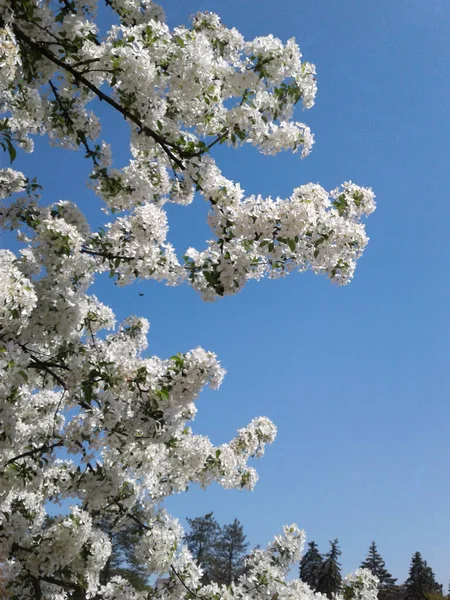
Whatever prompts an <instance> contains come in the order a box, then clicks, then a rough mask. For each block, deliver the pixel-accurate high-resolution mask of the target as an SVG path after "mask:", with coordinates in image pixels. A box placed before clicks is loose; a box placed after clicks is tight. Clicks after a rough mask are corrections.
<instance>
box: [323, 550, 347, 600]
mask: <svg viewBox="0 0 450 600" xmlns="http://www.w3.org/2000/svg"><path fill="white" fill-rule="evenodd" d="M330 545H331V548H330V551H329V552H328V554H326V555H325V559H324V561H323V564H322V568H321V569H320V575H319V582H318V585H317V591H318V592H320V593H321V594H325V596H328V598H331V597H332V595H333V594H336V593H337V592H338V590H339V588H340V587H341V583H342V577H341V565H340V563H339V561H338V557H339V556H340V555H341V551H340V549H339V541H338V539H337V538H336V539H335V540H333V541H330Z"/></svg>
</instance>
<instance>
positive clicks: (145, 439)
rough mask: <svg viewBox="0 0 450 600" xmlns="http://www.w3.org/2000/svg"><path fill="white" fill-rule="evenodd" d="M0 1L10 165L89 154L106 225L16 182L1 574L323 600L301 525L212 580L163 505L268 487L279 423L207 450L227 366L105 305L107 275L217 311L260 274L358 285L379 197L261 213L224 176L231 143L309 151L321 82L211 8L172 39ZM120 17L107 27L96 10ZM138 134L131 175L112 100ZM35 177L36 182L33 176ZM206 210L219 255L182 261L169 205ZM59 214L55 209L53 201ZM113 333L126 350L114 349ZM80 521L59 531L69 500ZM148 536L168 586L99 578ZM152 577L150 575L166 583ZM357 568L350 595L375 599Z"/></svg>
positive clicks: (0, 84)
mask: <svg viewBox="0 0 450 600" xmlns="http://www.w3.org/2000/svg"><path fill="white" fill-rule="evenodd" d="M99 4H100V5H101V6H97V0H46V1H43V0H42V1H41V0H0V66H1V69H0V103H1V110H2V119H1V121H0V144H1V146H2V148H3V150H5V153H4V155H3V156H4V158H7V157H8V156H9V159H10V162H13V160H14V158H15V155H16V151H17V149H18V148H21V149H22V150H25V151H32V150H33V139H34V137H35V136H36V135H45V136H47V138H48V140H49V141H50V143H51V144H53V145H57V146H60V147H61V148H68V149H81V150H82V152H84V154H85V156H86V159H87V160H88V161H89V162H90V165H91V167H92V172H91V175H90V185H91V187H92V188H93V189H94V190H95V192H96V193H97V194H98V196H99V197H100V198H101V199H102V200H103V202H104V207H105V212H106V213H107V214H108V215H109V216H108V217H107V218H108V222H106V223H105V224H104V226H103V227H102V228H100V229H97V230H91V228H90V226H89V223H88V222H87V220H86V218H85V217H84V215H83V211H82V207H83V202H77V203H73V202H69V201H65V200H64V201H58V202H56V203H54V204H50V205H49V204H48V203H45V201H43V200H41V194H42V188H41V186H40V185H39V181H38V180H37V179H35V178H32V177H28V175H26V174H23V173H21V172H18V171H16V170H13V169H12V168H11V167H5V168H3V169H1V170H0V193H1V198H2V205H1V208H0V225H1V227H2V228H3V229H7V230H11V231H16V232H17V236H18V239H19V241H20V243H21V244H22V245H23V246H22V247H21V249H20V250H19V251H17V252H16V253H13V252H11V251H9V250H0V363H1V369H2V377H1V381H0V411H1V417H0V447H1V452H0V471H1V478H0V565H1V568H2V577H3V583H4V586H5V590H6V591H5V592H4V593H5V594H6V595H7V596H8V597H9V598H12V599H14V600H28V599H30V600H41V599H42V600H63V599H69V598H73V599H77V600H79V599H85V598H92V599H98V600H138V599H142V600H143V599H144V598H146V599H150V598H161V599H167V600H175V599H177V600H178V599H183V598H185V599H194V598H197V599H201V600H213V599H215V600H218V599H225V600H228V599H231V598H233V599H242V600H243V599H246V600H247V599H248V600H253V599H255V600H256V599H258V598H261V599H262V598H267V599H272V600H274V599H279V600H290V599H297V598H302V599H303V598H304V599H305V600H306V599H311V600H313V598H314V597H315V596H318V595H315V594H314V592H313V591H312V590H310V589H309V588H308V586H307V585H306V584H304V583H302V582H300V581H299V580H295V579H294V580H289V578H286V576H287V574H288V571H289V568H290V566H291V564H292V563H293V562H295V561H297V560H298V559H299V556H300V552H301V550H302V546H303V539H304V534H303V532H302V531H300V530H299V529H298V528H297V527H296V526H289V527H285V528H284V533H283V534H282V535H280V536H277V537H275V539H274V541H273V542H272V543H271V544H270V545H269V546H268V548H267V549H265V550H255V551H254V552H253V554H252V555H251V557H250V558H249V559H248V564H247V569H246V572H245V574H244V575H243V576H242V577H241V578H240V579H239V581H238V582H236V583H234V584H232V585H231V586H228V587H225V586H218V585H216V584H210V585H202V584H201V583H200V580H201V566H200V565H197V564H195V562H194V561H193V559H192V557H191V555H190V554H189V551H188V550H187V548H186V547H185V546H184V544H183V530H182V528H181V526H180V524H179V522H178V521H177V520H176V519H175V518H173V517H172V516H170V515H169V514H168V513H167V512H166V510H165V509H164V507H163V503H164V499H165V498H166V497H167V496H169V495H170V494H173V493H175V492H179V491H183V490H185V489H186V488H187V486H188V484H189V483H191V482H195V483H198V484H200V485H201V486H204V487H206V486H208V485H209V484H210V483H211V482H212V481H217V482H219V483H220V484H221V485H222V486H224V487H225V488H235V487H237V488H248V489H251V488H252V487H253V486H254V485H255V482H256V479H257V475H256V473H255V471H254V469H253V468H251V467H249V466H248V465H247V461H248V459H249V458H250V457H260V456H262V454H263V453H264V447H265V445H266V444H268V443H271V442H272V441H273V440H274V438H275V434H276V428H275V426H274V425H273V424H272V423H271V422H270V421H269V420H268V419H267V418H264V417H259V418H256V419H254V420H253V421H252V422H251V423H250V424H249V425H248V426H247V427H244V428H242V429H240V430H239V431H238V432H237V435H236V437H235V438H234V439H233V440H231V441H230V442H229V443H226V444H223V445H221V446H219V447H214V446H213V445H212V443H211V442H210V441H209V439H208V438H207V437H206V436H200V435H194V434H193V433H192V430H191V429H190V427H189V425H188V423H189V422H190V421H191V420H192V419H193V418H194V417H195V413H196V408H195V404H194V402H195V399H196V397H197V396H198V394H199V393H200V391H201V390H202V388H203V387H204V386H206V385H209V386H211V387H213V388H218V387H219V385H220V383H221V381H222V378H223V376H224V371H223V369H222V368H221V366H220V364H219V362H218V360H217V358H216V356H215V355H214V354H213V353H212V352H208V351H205V350H203V349H202V348H195V349H193V350H191V351H190V352H186V353H183V354H177V355H175V356H172V357H171V358H168V359H161V358H158V357H156V356H154V357H151V358H148V357H146V356H144V355H143V350H144V349H145V348H146V335H147V332H148V328H149V325H148V322H147V321H146V319H144V318H138V317H134V316H132V317H129V318H128V319H127V320H126V321H125V322H124V323H122V324H120V325H118V326H116V324H115V318H114V314H113V311H112V310H111V309H110V308H108V307H107V306H105V305H104V304H102V302H100V300H98V299H97V298H96V297H95V296H94V295H92V294H89V293H88V289H89V287H90V285H91V284H92V282H93V281H94V279H95V277H96V276H97V275H98V274H100V273H103V272H109V274H110V276H111V277H112V278H114V279H115V281H116V282H117V283H118V284H119V285H126V284H129V283H132V282H133V281H134V280H135V279H137V278H147V279H156V280H158V281H161V282H165V283H166V284H168V285H177V284H187V285H191V286H192V287H193V288H195V289H196V290H198V292H199V294H200V295H201V296H202V297H203V298H204V299H205V300H215V299H217V298H219V297H221V296H226V295H231V294H235V293H236V292H238V291H239V290H241V289H242V288H243V287H244V285H245V284H246V282H247V281H248V280H250V279H259V278H262V277H267V276H268V277H280V276H284V275H286V274H287V273H289V272H291V271H293V270H300V271H304V270H307V269H311V270H312V271H313V272H315V273H318V274H320V273H323V274H324V275H326V276H328V277H329V278H330V279H331V280H332V281H334V282H336V283H337V284H339V285H345V284H347V283H348V282H349V281H350V280H351V278H352V276H353V272H354V269H355V265H356V261H357V259H358V258H359V257H360V255H361V253H362V252H363V250H364V247H365V246H366V244H367V241H368V238H367V236H366V234H365V229H364V224H363V223H362V218H363V217H364V216H365V215H368V214H370V213H371V212H372V211H373V210H374V195H373V193H372V191H371V190H370V189H368V188H363V187H359V186H357V185H355V184H353V183H351V182H346V183H344V184H343V185H342V186H341V187H339V188H336V189H335V190H333V191H331V192H330V193H329V192H327V191H325V190H324V189H323V188H322V187H320V186H319V185H316V184H306V185H300V186H299V187H297V188H296V189H294V190H293V191H292V194H291V196H290V197H289V198H276V199H273V198H263V197H261V196H246V195H245V193H244V190H242V189H241V187H240V186H239V184H238V183H235V182H233V181H231V180H230V179H227V178H226V177H224V176H223V175H222V173H221V171H220V168H219V166H218V165H217V164H216V162H215V160H214V157H213V156H214V150H215V147H216V145H217V144H227V145H229V146H231V147H233V148H237V147H238V146H241V145H243V144H252V145H253V146H255V147H256V148H258V149H259V151H260V152H262V153H264V154H276V153H277V152H280V151H282V150H291V151H293V152H299V153H300V154H301V156H305V155H307V154H308V153H309V151H310V150H311V146H312V144H313V136H312V134H311V132H310V129H309V128H308V127H307V125H305V124H304V123H300V122H297V121H294V120H293V109H294V106H295V105H296V104H297V103H301V104H302V105H303V107H304V108H310V107H311V106H312V105H313V103H314V97H315V93H316V80H315V71H314V66H313V65H312V64H310V63H308V62H303V61H302V57H301V54H300V51H299V48H298V46H297V44H296V43H295V41H294V40H293V39H292V40H289V41H288V42H287V43H286V44H283V43H282V42H281V41H280V40H278V39H276V38H274V37H272V36H266V37H260V38H256V39H254V40H251V41H246V40H245V39H244V38H243V36H242V35H241V34H240V33H239V32H238V31H237V30H236V29H229V28H227V27H225V26H224V25H223V24H222V23H221V21H220V19H219V18H218V17H217V16H216V15H214V14H210V13H199V14H197V15H196V16H195V17H194V18H193V19H192V22H191V25H190V27H178V28H175V29H173V30H170V29H169V28H168V26H167V25H166V24H165V22H164V14H163V12H162V9H161V8H160V7H159V6H157V5H155V4H153V3H152V2H151V0H105V1H104V3H102V2H101V1H100V3H99ZM98 10H101V11H102V15H103V18H102V19H101V20H99V22H100V21H101V22H105V17H104V15H105V11H107V13H106V14H108V15H109V17H107V18H106V21H108V20H109V29H108V30H105V31H103V30H100V28H99V26H98V25H97V24H96V22H97V17H96V13H97V11H98ZM95 101H102V103H103V105H108V108H109V109H111V111H115V113H116V115H117V117H118V118H122V119H125V120H126V122H127V123H128V125H129V131H130V149H131V160H130V161H129V164H127V165H126V166H125V167H124V168H121V169H117V168H113V167H112V164H113V163H112V152H111V148H110V146H109V145H108V144H107V143H105V142H104V141H102V139H101V130H100V121H99V117H98V116H97V115H96V113H95V112H94V109H95V108H96V106H98V103H97V102H95ZM30 175H32V176H33V175H34V174H30ZM195 194H197V195H198V196H201V197H203V199H204V201H205V202H207V203H208V205H209V217H208V219H209V225H210V227H211V230H212V232H211V239H210V240H209V241H207V242H206V243H205V245H204V247H203V248H199V249H194V248H188V249H185V250H182V252H181V253H179V249H177V250H176V249H175V248H174V247H173V246H172V245H171V244H170V243H168V242H167V240H166V236H167V230H168V223H167V215H166V211H165V205H166V204H167V203H170V202H172V203H177V204H181V205H185V206H188V205H189V204H190V203H191V202H192V200H193V198H194V195H195ZM44 200H45V198H44ZM107 330H110V333H106V331H107ZM69 500H70V501H71V502H72V504H73V506H72V508H71V509H70V511H68V512H67V511H66V512H64V511H62V514H61V515H60V516H59V517H57V518H53V519H48V515H47V510H48V507H49V506H50V505H53V506H55V505H58V503H60V502H62V501H65V502H66V503H67V502H68V501H69ZM130 521H133V522H134V523H135V524H137V525H138V526H139V527H138V529H139V531H140V532H141V535H140V539H139V542H138V547H137V549H136V552H137V555H138V556H139V557H140V558H141V560H142V564H143V565H145V567H146V568H147V570H148V574H149V577H150V576H151V575H164V578H163V581H164V584H163V585H161V584H158V585H149V588H148V590H147V591H145V592H142V591H141V592H138V591H137V590H135V589H134V588H133V586H132V585H131V583H130V582H127V581H126V580H125V579H122V578H120V577H115V578H113V579H112V580H110V581H104V580H103V579H102V569H103V567H104V565H105V563H106V561H107V558H108V556H109V554H110V552H111V542H110V536H108V529H107V528H106V530H105V528H104V527H103V528H102V527H100V526H99V523H105V522H107V523H108V524H109V525H108V526H109V531H112V530H116V531H118V530H120V528H121V527H125V526H126V525H127V523H129V522H130ZM151 581H153V580H152V579H151V578H150V579H149V582H151ZM375 587H376V586H375V580H374V578H373V577H372V576H371V575H370V573H368V572H366V571H364V570H360V571H358V572H356V573H355V574H353V575H351V576H349V577H348V578H347V579H346V582H345V585H344V588H343V592H342V593H343V595H344V596H345V597H346V598H354V597H357V598H366V599H368V600H371V599H373V598H374V597H375V591H374V590H375Z"/></svg>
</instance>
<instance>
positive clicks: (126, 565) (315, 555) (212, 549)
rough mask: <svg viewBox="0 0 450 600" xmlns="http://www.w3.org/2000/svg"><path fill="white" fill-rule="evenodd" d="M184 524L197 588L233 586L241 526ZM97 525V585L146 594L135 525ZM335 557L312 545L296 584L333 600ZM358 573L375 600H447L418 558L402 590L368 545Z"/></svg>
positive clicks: (241, 559) (239, 564)
mask: <svg viewBox="0 0 450 600" xmlns="http://www.w3.org/2000/svg"><path fill="white" fill-rule="evenodd" d="M187 522H188V524H189V531H188V532H187V534H186V537H185V541H186V544H187V546H188V548H189V550H190V551H191V553H192V555H193V557H194V559H195V560H196V562H197V563H198V564H199V565H201V567H202V569H203V582H204V583H211V582H216V583H221V584H225V585H229V584H231V583H232V582H234V581H237V580H238V579H239V577H240V576H241V575H242V574H243V573H244V572H245V558H246V557H247V556H248V555H249V550H248V548H249V543H248V542H247V537H246V535H245V534H244V529H243V526H242V525H241V523H240V522H239V521H238V520H237V519H234V521H233V522H232V523H230V524H228V525H224V526H220V525H219V523H218V522H217V520H216V519H215V517H214V515H213V513H212V512H211V513H208V514H206V515H204V516H202V517H196V518H194V519H187ZM97 525H98V526H100V527H101V528H102V529H103V530H104V531H107V532H109V533H110V534H111V535H112V536H113V537H114V542H115V543H114V544H113V552H112V554H111V556H110V558H109V559H108V562H107V564H106V565H105V568H104V570H103V571H104V572H102V574H101V579H102V580H105V581H107V580H108V579H109V578H111V577H112V576H114V575H121V576H123V577H125V578H126V579H128V580H129V581H131V582H132V583H133V585H134V586H135V587H136V589H138V590H146V589H149V588H148V581H147V574H146V570H145V569H144V568H143V565H141V564H140V562H139V560H138V559H137V557H136V556H135V553H134V549H135V544H133V540H134V538H135V536H136V535H137V531H136V524H135V523H134V522H131V524H129V525H127V527H126V528H125V529H124V528H122V529H120V530H119V531H118V532H115V528H114V524H113V523H109V522H107V521H105V520H104V519H103V520H101V521H99V522H98V523H97ZM340 555H341V550H340V548H339V541H338V540H337V539H335V540H332V541H330V549H329V551H328V552H327V553H325V554H322V553H321V552H320V551H319V547H318V545H317V544H316V542H314V541H312V542H309V543H308V547H307V551H306V552H305V553H304V555H303V557H302V559H301V561H300V579H301V580H302V581H304V582H305V583H307V584H308V585H309V586H310V587H311V588H312V589H313V590H315V591H316V592H320V593H321V594H323V595H324V596H327V597H328V598H330V599H331V598H333V595H334V594H336V593H337V592H338V591H339V590H340V588H341V584H342V575H341V565H340V562H339V557H340ZM360 567H363V568H365V569H369V570H370V571H371V572H372V573H373V574H374V575H376V577H378V580H379V592H378V598H379V600H450V590H449V594H448V595H447V596H445V595H444V593H443V589H442V585H441V584H440V583H438V582H437V581H436V578H435V575H434V572H433V570H432V568H431V567H430V566H429V565H428V564H427V562H426V561H425V560H424V559H423V558H422V555H421V554H420V552H415V553H414V554H413V556H412V558H411V564H410V568H409V576H408V578H407V579H406V581H405V582H404V583H403V584H398V583H397V579H395V578H394V577H392V575H391V573H390V572H389V571H388V569H387V568H386V564H385V561H384V559H383V558H382V556H381V555H380V553H379V551H378V548H377V545H376V543H375V542H372V543H371V544H370V546H369V550H368V553H367V556H366V558H365V559H364V560H363V561H362V563H361V564H360ZM0 582H1V578H0ZM0 591H1V587H0Z"/></svg>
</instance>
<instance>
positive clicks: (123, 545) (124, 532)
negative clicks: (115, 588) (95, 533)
mask: <svg viewBox="0 0 450 600" xmlns="http://www.w3.org/2000/svg"><path fill="white" fill-rule="evenodd" d="M133 513H134V514H135V516H136V518H137V519H138V520H139V522H143V521H145V519H144V517H143V516H142V515H141V511H140V510H139V509H135V510H134V511H133ZM139 517H141V518H139ZM96 526H97V527H99V529H102V530H103V531H104V532H105V533H107V534H108V535H109V537H110V539H111V543H112V552H111V555H110V557H109V558H108V560H107V561H106V564H105V566H104V568H103V569H102V571H101V573H100V582H101V583H103V584H106V583H107V582H108V581H109V580H110V579H111V577H114V576H117V575H120V576H121V577H124V578H125V579H127V580H128V581H129V582H130V583H131V584H132V585H133V586H134V587H135V589H136V590H139V591H144V590H146V589H149V585H148V573H147V571H146V568H145V566H144V565H143V564H142V562H141V561H140V560H139V559H138V558H137V557H136V544H137V541H138V540H139V538H140V533H141V527H140V525H139V524H138V522H136V521H133V520H129V521H127V522H126V525H124V526H123V527H122V528H121V529H120V530H119V531H114V529H113V525H112V522H111V520H106V519H102V520H101V521H97V522H96Z"/></svg>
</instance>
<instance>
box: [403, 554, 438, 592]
mask: <svg viewBox="0 0 450 600" xmlns="http://www.w3.org/2000/svg"><path fill="white" fill-rule="evenodd" d="M405 586H406V600H428V596H429V595H430V594H436V593H437V594H439V593H440V594H442V586H441V585H440V584H439V583H437V581H436V578H435V575H434V573H433V570H432V568H431V567H429V566H428V564H427V562H426V561H425V560H424V559H423V558H422V555H421V554H420V552H416V553H415V554H413V557H412V559H411V566H410V568H409V577H408V579H407V580H406V581H405Z"/></svg>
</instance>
